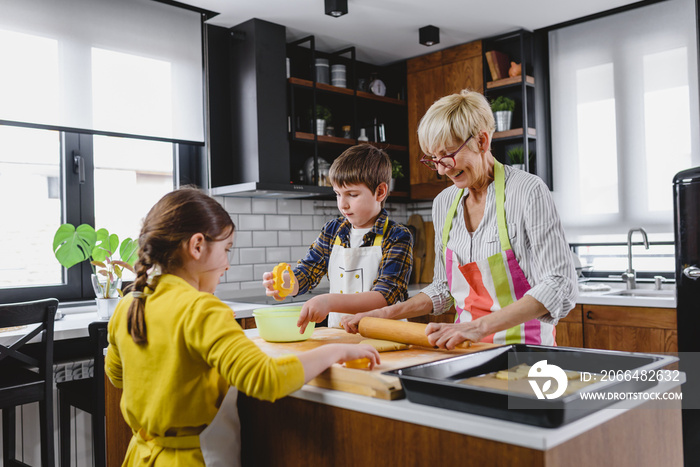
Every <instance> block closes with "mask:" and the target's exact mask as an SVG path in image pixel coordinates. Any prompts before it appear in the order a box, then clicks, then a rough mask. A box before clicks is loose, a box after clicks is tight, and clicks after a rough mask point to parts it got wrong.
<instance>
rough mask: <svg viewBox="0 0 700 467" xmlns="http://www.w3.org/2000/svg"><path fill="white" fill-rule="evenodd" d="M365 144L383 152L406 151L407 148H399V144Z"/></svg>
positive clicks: (369, 142) (373, 142) (372, 142)
mask: <svg viewBox="0 0 700 467" xmlns="http://www.w3.org/2000/svg"><path fill="white" fill-rule="evenodd" d="M367 143H368V144H371V145H372V146H376V147H378V148H381V149H384V150H385V151H408V146H401V145H400V144H389V143H377V142H375V141H367Z"/></svg>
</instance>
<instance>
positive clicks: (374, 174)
mask: <svg viewBox="0 0 700 467" xmlns="http://www.w3.org/2000/svg"><path fill="white" fill-rule="evenodd" d="M328 178H329V179H330V181H331V183H332V184H333V185H335V186H338V187H345V186H347V185H354V184H363V185H365V186H366V187H367V188H369V190H370V191H371V192H372V193H375V192H376V191H377V187H378V186H379V185H380V184H381V183H386V184H387V185H389V183H390V182H391V159H389V155H388V154H387V153H386V152H385V151H384V150H383V149H380V148H378V147H375V146H372V145H371V144H358V145H356V146H352V147H351V148H348V149H346V150H345V152H343V153H342V154H341V155H340V156H338V158H337V159H336V160H335V161H333V164H332V165H331V168H330V170H329V171H328ZM384 199H385V200H386V198H384ZM382 206H384V201H382Z"/></svg>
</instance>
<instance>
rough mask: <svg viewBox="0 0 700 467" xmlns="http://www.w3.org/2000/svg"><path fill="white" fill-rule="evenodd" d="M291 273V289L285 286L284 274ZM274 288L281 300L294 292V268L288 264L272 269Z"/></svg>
mask: <svg viewBox="0 0 700 467" xmlns="http://www.w3.org/2000/svg"><path fill="white" fill-rule="evenodd" d="M285 271H286V272H288V273H289V287H285V286H284V273H285ZM272 280H273V281H274V283H273V287H274V289H275V290H276V291H277V293H278V294H279V296H280V297H281V298H284V297H286V296H287V295H289V294H291V293H292V292H293V291H294V282H295V281H294V274H293V273H292V268H291V267H289V264H287V263H280V264H278V265H277V266H275V267H274V268H273V269H272Z"/></svg>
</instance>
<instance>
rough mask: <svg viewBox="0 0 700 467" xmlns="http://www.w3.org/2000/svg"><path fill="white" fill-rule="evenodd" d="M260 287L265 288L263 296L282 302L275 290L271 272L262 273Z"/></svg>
mask: <svg viewBox="0 0 700 467" xmlns="http://www.w3.org/2000/svg"><path fill="white" fill-rule="evenodd" d="M262 278H263V281H262V285H263V287H265V295H267V296H268V297H272V298H274V299H275V300H278V301H282V300H284V298H282V297H280V294H279V292H277V290H276V289H275V280H274V277H273V275H272V273H271V272H266V273H263V276H262Z"/></svg>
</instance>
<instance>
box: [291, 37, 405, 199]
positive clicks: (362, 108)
mask: <svg viewBox="0 0 700 467" xmlns="http://www.w3.org/2000/svg"><path fill="white" fill-rule="evenodd" d="M355 54H356V50H355V48H354V47H349V48H347V49H343V50H340V51H336V52H333V53H327V52H322V51H319V50H316V47H315V39H314V37H313V36H309V37H305V38H303V39H300V40H298V41H295V42H292V43H290V44H288V46H287V57H288V60H289V75H290V76H289V77H288V96H289V102H288V127H289V128H288V129H289V151H290V162H291V167H292V173H293V174H297V177H296V181H297V182H299V183H305V184H311V185H319V184H320V185H324V184H327V181H326V180H325V179H324V177H323V175H324V170H323V168H322V166H323V165H324V164H331V163H332V162H333V160H335V158H336V157H338V156H339V155H340V154H341V153H342V152H343V151H345V150H346V149H347V148H348V147H350V146H352V145H355V144H358V143H360V142H363V141H362V139H363V138H361V137H363V136H364V137H366V138H367V142H368V143H369V144H373V145H376V146H378V147H381V148H382V149H384V150H386V151H387V153H388V154H389V156H390V157H391V158H392V159H393V160H396V161H397V162H398V163H400V164H401V165H402V167H403V171H404V175H405V174H406V172H407V171H408V146H407V139H408V135H407V122H406V100H405V98H404V95H405V87H406V84H405V64H404V63H398V64H395V65H391V66H376V65H372V64H369V63H364V62H361V61H359V60H356V57H355ZM317 61H319V66H318V67H317V65H316V64H317ZM338 66H340V67H341V70H340V71H342V73H338V72H337V68H336V67H338ZM338 76H341V77H342V78H344V80H342V79H341V80H339V79H338V78H337V77H338ZM375 79H376V80H380V81H381V86H379V84H380V83H379V82H377V83H375V86H374V87H373V88H374V91H376V92H380V93H381V92H382V91H383V93H384V95H379V94H375V92H373V91H372V89H371V88H370V85H371V84H372V82H373V81H374V80H375ZM324 81H328V82H324ZM380 88H381V89H380ZM311 167H313V170H309V169H310V168H311ZM319 175H320V176H319ZM390 196H394V197H397V196H398V197H407V196H408V186H407V179H406V178H405V177H404V179H399V180H397V181H396V186H395V188H394V191H393V192H392V193H391V195H390Z"/></svg>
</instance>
